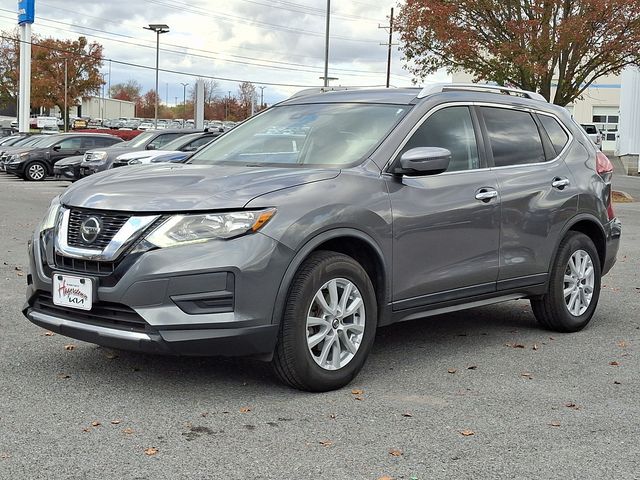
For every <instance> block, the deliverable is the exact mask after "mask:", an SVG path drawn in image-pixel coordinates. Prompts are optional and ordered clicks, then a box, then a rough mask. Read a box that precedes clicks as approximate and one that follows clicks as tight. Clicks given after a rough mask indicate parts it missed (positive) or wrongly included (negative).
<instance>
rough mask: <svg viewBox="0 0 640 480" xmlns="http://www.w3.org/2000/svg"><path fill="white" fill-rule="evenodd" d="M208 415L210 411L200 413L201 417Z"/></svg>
mask: <svg viewBox="0 0 640 480" xmlns="http://www.w3.org/2000/svg"><path fill="white" fill-rule="evenodd" d="M207 415H209V412H202V413H201V414H200V416H201V417H206V416H207Z"/></svg>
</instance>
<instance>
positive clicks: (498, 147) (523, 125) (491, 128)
mask: <svg viewBox="0 0 640 480" xmlns="http://www.w3.org/2000/svg"><path fill="white" fill-rule="evenodd" d="M481 110H482V116H483V118H484V122H485V125H486V127H487V134H488V136H489V144H490V146H491V151H492V153H493V161H494V164H495V166H496V167H504V166H507V165H524V164H528V163H540V162H544V161H545V160H546V158H545V155H544V148H543V147H542V140H541V139H540V132H539V131H538V126H537V125H536V122H535V121H534V120H533V117H532V116H531V114H530V113H527V112H521V111H519V110H510V109H506V108H494V107H482V108H481Z"/></svg>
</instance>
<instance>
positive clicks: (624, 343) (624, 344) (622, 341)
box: [618, 340, 629, 348]
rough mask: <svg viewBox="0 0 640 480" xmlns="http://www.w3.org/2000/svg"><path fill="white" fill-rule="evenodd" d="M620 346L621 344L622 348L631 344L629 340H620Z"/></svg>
mask: <svg viewBox="0 0 640 480" xmlns="http://www.w3.org/2000/svg"><path fill="white" fill-rule="evenodd" d="M618 346H619V347H620V348H627V347H628V346H629V344H628V343H627V342H625V341H624V340H620V341H619V342H618Z"/></svg>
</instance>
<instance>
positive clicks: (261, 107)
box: [258, 87, 267, 110]
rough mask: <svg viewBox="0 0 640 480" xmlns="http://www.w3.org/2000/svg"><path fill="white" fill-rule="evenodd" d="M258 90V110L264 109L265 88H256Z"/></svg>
mask: <svg viewBox="0 0 640 480" xmlns="http://www.w3.org/2000/svg"><path fill="white" fill-rule="evenodd" d="M258 88H259V89H260V110H262V109H263V108H264V89H265V88H267V87H258Z"/></svg>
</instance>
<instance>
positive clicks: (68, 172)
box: [53, 165, 80, 180]
mask: <svg viewBox="0 0 640 480" xmlns="http://www.w3.org/2000/svg"><path fill="white" fill-rule="evenodd" d="M53 176H54V177H56V178H59V179H61V180H78V179H79V178H80V165H63V166H58V165H55V166H54V167H53Z"/></svg>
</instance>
